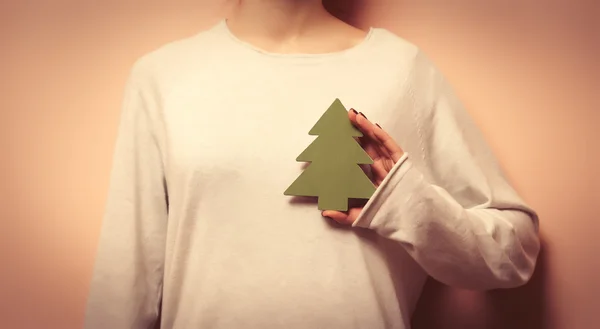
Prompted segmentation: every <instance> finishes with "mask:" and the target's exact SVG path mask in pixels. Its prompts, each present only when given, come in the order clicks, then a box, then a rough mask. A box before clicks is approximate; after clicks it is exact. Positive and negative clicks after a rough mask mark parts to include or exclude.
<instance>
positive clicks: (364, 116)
mask: <svg viewBox="0 0 600 329" xmlns="http://www.w3.org/2000/svg"><path fill="white" fill-rule="evenodd" d="M359 114H360V115H362V116H363V118H365V119H367V120H369V118H367V116H366V115H365V114H364V113H362V112H360V113H359Z"/></svg>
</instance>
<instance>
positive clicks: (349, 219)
mask: <svg viewBox="0 0 600 329" xmlns="http://www.w3.org/2000/svg"><path fill="white" fill-rule="evenodd" d="M361 211H362V207H361V208H350V209H349V210H348V211H347V212H342V211H337V210H324V211H323V212H322V213H321V215H322V216H323V217H327V218H331V219H333V220H334V221H336V222H338V223H340V224H343V225H352V223H354V222H355V221H356V219H357V218H358V215H359V214H360V212H361Z"/></svg>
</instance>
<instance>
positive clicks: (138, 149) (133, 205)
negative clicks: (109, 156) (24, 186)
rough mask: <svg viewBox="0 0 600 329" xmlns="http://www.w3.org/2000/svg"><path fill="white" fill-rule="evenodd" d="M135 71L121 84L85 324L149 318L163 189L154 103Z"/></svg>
mask: <svg viewBox="0 0 600 329" xmlns="http://www.w3.org/2000/svg"><path fill="white" fill-rule="evenodd" d="M144 84H147V83H146V81H145V80H144V79H141V78H140V74H136V73H135V71H134V73H132V75H131V77H130V79H129V82H128V85H127V87H126V92H125V99H124V104H123V107H122V114H121V119H120V125H119V128H118V137H117V142H116V146H115V151H114V158H113V165H112V171H111V177H110V184H109V192H108V199H107V203H106V208H105V212H104V217H103V222H102V228H101V233H100V241H99V245H98V251H97V255H96V260H95V265H94V271H93V277H92V283H91V289H90V293H89V296H88V301H87V307H86V311H85V320H84V322H85V323H84V328H85V329H106V328H111V329H142V328H143V329H147V328H151V327H152V326H153V325H154V323H155V322H156V321H157V318H158V314H159V304H160V300H161V293H162V276H163V264H164V249H165V237H166V225H167V193H166V184H165V178H164V175H163V162H162V157H161V152H160V147H159V144H160V143H159V138H158V136H159V134H158V133H157V131H159V129H157V125H156V122H157V121H158V120H157V116H156V114H154V108H155V104H156V102H153V101H152V97H151V96H150V95H152V93H151V92H149V90H148V89H149V88H147V87H145V86H144Z"/></svg>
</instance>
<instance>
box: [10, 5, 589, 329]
mask: <svg viewBox="0 0 600 329" xmlns="http://www.w3.org/2000/svg"><path fill="white" fill-rule="evenodd" d="M367 2H368V6H367V5H366V3H367ZM593 2H594V1H593V0H590V1H586V0H571V1H567V0H565V1H543V2H542V1H539V2H537V3H539V4H536V1H533V0H531V1H528V0H519V1H507V0H495V1H483V0H481V1H476V0H472V1H452V5H450V4H449V3H450V1H444V0H439V1H424V0H422V1H393V0H390V1H384V0H370V1H368V0H364V1H362V2H360V1H352V3H351V4H350V5H346V7H345V9H344V10H343V11H338V12H339V13H340V15H342V16H343V17H345V18H347V19H348V20H349V21H350V22H352V23H354V24H357V25H359V26H362V27H365V26H367V25H369V24H373V25H376V26H382V27H387V28H389V29H391V30H393V31H394V32H396V33H398V34H399V35H401V36H403V37H404V38H406V39H408V40H410V41H412V42H414V43H416V44H417V45H419V46H420V47H421V48H422V49H423V50H425V52H427V53H429V54H430V56H431V57H432V58H433V59H434V60H435V61H436V62H437V63H438V65H439V66H440V68H441V69H442V70H443V71H444V72H445V73H446V75H447V76H448V77H449V78H450V80H451V81H452V82H453V83H454V85H455V87H456V89H457V91H458V92H459V94H460V95H461V96H462V97H463V100H464V102H465V103H466V105H467V106H468V108H469V110H470V111H471V112H472V114H473V116H474V117H475V118H476V120H477V121H478V122H479V124H480V125H481V127H482V129H483V130H484V132H485V135H486V137H487V138H488V140H489V142H490V144H491V145H492V147H493V148H494V150H495V151H496V153H497V154H498V156H499V158H500V159H501V162H502V164H503V165H504V167H505V169H506V172H507V174H508V176H509V177H510V179H511V180H512V181H513V182H514V184H515V186H516V187H517V189H518V190H519V191H520V192H521V193H522V194H523V196H524V197H525V199H526V200H527V201H528V202H529V203H530V204H532V205H533V206H534V207H536V208H537V209H538V210H539V212H540V214H541V221H542V236H543V239H544V250H543V253H542V257H541V262H540V266H539V267H538V270H537V272H536V275H535V277H534V279H533V280H532V282H531V283H530V284H529V285H527V286H525V287H523V288H519V289H515V290H509V291H501V292H492V293H472V292H464V291H457V290H453V289H448V288H444V287H441V286H439V285H437V284H434V283H430V284H428V286H427V287H426V290H425V293H424V296H423V298H422V300H421V303H420V306H419V308H418V311H417V314H416V315H415V319H414V323H415V328H417V329H419V328H460V329H469V328H523V329H525V328H526V329H537V328H561V329H593V328H600V324H598V322H596V319H597V313H598V310H599V308H598V305H599V304H598V295H599V294H600V285H599V283H598V281H599V279H598V278H599V276H598V271H600V261H599V260H598V258H599V256H598V252H599V251H600V239H598V238H597V235H598V231H599V230H600V224H599V222H600V216H599V215H598V213H599V212H600V193H599V185H600V184H599V181H598V176H599V175H600V172H599V170H598V169H599V168H600V159H599V158H600V155H599V153H600V152H599V146H598V144H597V143H598V141H600V132H599V131H600V113H599V112H600V104H599V103H600V97H599V96H598V93H599V92H600V88H599V84H598V81H599V80H598V79H599V75H598V73H599V71H600V67H599V65H600V64H599V58H600V45H599V43H600V23H599V22H600V8H599V7H600V5H598V4H594V3H593ZM223 3H224V1H219V0H215V1H202V0H194V1H185V0H175V1H173V0H172V1H157V0H146V1H139V0H138V1H133V0H119V1H117V0H112V1H109V0H105V1H75V0H54V1H41V0H39V1H23V0H13V1H6V0H5V1H2V2H0V42H1V43H0V96H1V97H0V147H1V148H0V151H1V154H0V175H1V176H0V178H1V185H0V220H1V221H0V223H1V228H0V264H1V265H0V266H1V267H0V321H1V323H0V327H2V328H11V329H22V328H23V329H24V328H27V329H38V328H51V329H55V328H56V329H71V328H79V327H80V326H81V323H82V316H83V309H84V303H85V299H86V294H87V290H88V284H89V283H88V282H89V279H90V275H91V269H92V262H93V257H94V252H95V247H96V242H97V238H98V232H99V225H100V219H101V214H102V209H103V206H104V200H105V193H106V189H107V184H108V175H109V170H110V163H111V162H110V159H111V155H112V148H113V143H114V139H115V133H116V126H117V118H118V112H119V110H120V109H119V106H120V102H121V97H122V92H123V84H124V81H125V78H126V76H127V74H128V70H129V68H130V66H131V64H132V63H133V61H134V60H135V59H136V58H138V57H139V56H141V55H142V54H144V53H146V52H148V51H150V50H152V49H154V48H155V47H157V46H159V45H161V44H163V43H165V42H168V41H170V40H174V39H177V38H180V37H185V36H188V35H191V34H193V33H196V32H197V31H199V30H200V29H203V28H205V27H207V26H208V25H210V24H211V23H213V22H214V21H215V19H217V18H218V17H219V16H220V15H222V14H223V13H224V10H225V8H224V7H223ZM338 3H348V1H343V0H340V1H338ZM332 7H333V8H337V7H339V6H335V4H334V5H333V6H332ZM336 10H337V9H336ZM367 113H368V111H367ZM115 329H117V328H115Z"/></svg>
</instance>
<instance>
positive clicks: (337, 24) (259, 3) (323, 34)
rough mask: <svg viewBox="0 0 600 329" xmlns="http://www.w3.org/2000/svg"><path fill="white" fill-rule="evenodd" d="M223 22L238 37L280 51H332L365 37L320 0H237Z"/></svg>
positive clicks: (351, 44)
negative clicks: (238, 0) (330, 10)
mask: <svg viewBox="0 0 600 329" xmlns="http://www.w3.org/2000/svg"><path fill="white" fill-rule="evenodd" d="M227 24H228V27H229V29H230V30H231V32H232V33H233V34H235V35H236V36H237V37H238V38H239V39H242V40H244V41H246V42H249V43H251V44H253V45H255V46H257V47H260V48H263V49H265V50H268V51H273V52H281V53H293V52H307V53H310V52H329V51H336V50H340V49H343V48H349V47H352V46H353V45H355V44H357V43H359V42H360V41H362V40H363V38H364V36H365V32H364V31H361V30H359V29H356V28H354V27H352V26H350V25H348V24H346V23H344V22H342V21H341V20H339V19H337V18H336V17H334V16H333V15H331V14H330V13H329V12H328V11H327V10H326V9H325V7H323V5H322V3H321V0H241V1H240V2H239V4H238V5H237V6H236V7H235V8H234V9H233V10H232V12H231V15H229V17H228V19H227Z"/></svg>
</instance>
